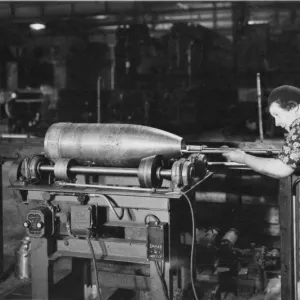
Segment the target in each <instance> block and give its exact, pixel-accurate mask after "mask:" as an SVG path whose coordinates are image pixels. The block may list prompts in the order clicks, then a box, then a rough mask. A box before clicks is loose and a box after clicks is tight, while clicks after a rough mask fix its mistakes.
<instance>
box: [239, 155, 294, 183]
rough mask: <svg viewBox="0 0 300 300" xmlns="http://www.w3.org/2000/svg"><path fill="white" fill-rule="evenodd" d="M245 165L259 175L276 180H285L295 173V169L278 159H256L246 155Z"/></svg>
mask: <svg viewBox="0 0 300 300" xmlns="http://www.w3.org/2000/svg"><path fill="white" fill-rule="evenodd" d="M244 164H245V165H247V166H248V167H250V168H251V169H252V170H254V171H256V172H258V173H261V174H263V175H267V176H270V177H275V178H284V177H287V176H289V175H291V174H292V173H294V169H293V168H291V167H290V166H288V165H286V164H285V163H283V162H282V161H281V160H280V159H278V158H265V157H256V156H253V155H249V154H246V155H245V156H244Z"/></svg>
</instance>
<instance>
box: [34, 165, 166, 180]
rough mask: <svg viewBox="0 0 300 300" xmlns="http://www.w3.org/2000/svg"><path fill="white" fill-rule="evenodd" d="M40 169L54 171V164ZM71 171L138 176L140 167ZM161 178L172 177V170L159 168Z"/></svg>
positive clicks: (71, 169) (76, 169) (90, 168)
mask: <svg viewBox="0 0 300 300" xmlns="http://www.w3.org/2000/svg"><path fill="white" fill-rule="evenodd" d="M39 170H40V171H44V172H53V171H54V166H50V165H41V166H40V167H39ZM68 171H69V172H70V173H76V174H97V175H120V176H138V169H135V168H126V169H125V168H108V167H84V166H73V167H70V168H69V169H68ZM158 175H159V176H160V177H161V178H164V179H170V178H171V170H167V169H165V170H163V169H161V170H159V174H158Z"/></svg>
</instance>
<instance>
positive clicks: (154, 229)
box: [147, 222, 168, 261]
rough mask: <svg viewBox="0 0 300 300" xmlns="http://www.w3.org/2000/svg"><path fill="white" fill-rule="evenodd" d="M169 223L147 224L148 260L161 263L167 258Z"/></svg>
mask: <svg viewBox="0 0 300 300" xmlns="http://www.w3.org/2000/svg"><path fill="white" fill-rule="evenodd" d="M167 225H168V224H167V223H156V222H149V223H148V224H147V233H148V234H147V258H148V259H149V260H151V261H161V260H166V258H167V249H168V242H167V241H168V240H167V228H168V226H167Z"/></svg>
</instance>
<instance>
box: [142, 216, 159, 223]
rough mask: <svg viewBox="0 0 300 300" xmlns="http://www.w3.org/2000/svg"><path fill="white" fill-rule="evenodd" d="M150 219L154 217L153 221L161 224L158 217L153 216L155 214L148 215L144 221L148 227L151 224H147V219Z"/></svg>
mask: <svg viewBox="0 0 300 300" xmlns="http://www.w3.org/2000/svg"><path fill="white" fill-rule="evenodd" d="M149 217H152V218H153V219H155V221H156V223H157V224H159V223H160V219H159V218H158V217H157V216H156V215H153V214H148V215H146V216H145V219H144V223H145V224H146V225H147V224H148V223H149V222H147V219H148V218H149Z"/></svg>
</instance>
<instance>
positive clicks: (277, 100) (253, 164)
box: [223, 85, 300, 178]
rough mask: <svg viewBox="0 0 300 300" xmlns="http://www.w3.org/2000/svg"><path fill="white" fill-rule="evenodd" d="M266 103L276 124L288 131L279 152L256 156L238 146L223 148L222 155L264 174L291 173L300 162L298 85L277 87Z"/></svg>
mask: <svg viewBox="0 0 300 300" xmlns="http://www.w3.org/2000/svg"><path fill="white" fill-rule="evenodd" d="M268 105H269V112H270V114H271V115H272V117H273V118H274V119H275V125H276V126H280V127H282V128H284V129H285V130H286V131H287V132H288V135H287V137H286V139H285V142H284V144H283V146H282V149H281V151H280V153H279V155H278V156H277V157H276V158H265V157H256V156H253V155H250V154H247V153H245V152H244V151H242V150H239V149H237V150H233V151H231V150H229V151H228V152H224V153H223V156H224V157H226V159H227V160H228V161H233V162H237V163H240V164H245V165H247V166H248V167H250V168H251V169H253V170H254V171H256V172H258V173H261V174H263V175H267V176H271V177H275V178H283V177H287V176H289V175H291V174H292V173H294V171H295V169H296V168H297V167H298V166H299V165H300V89H298V88H296V87H293V86H288V85H283V86H280V87H277V88H275V89H274V90H273V91H272V92H271V94H270V95H269V98H268Z"/></svg>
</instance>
